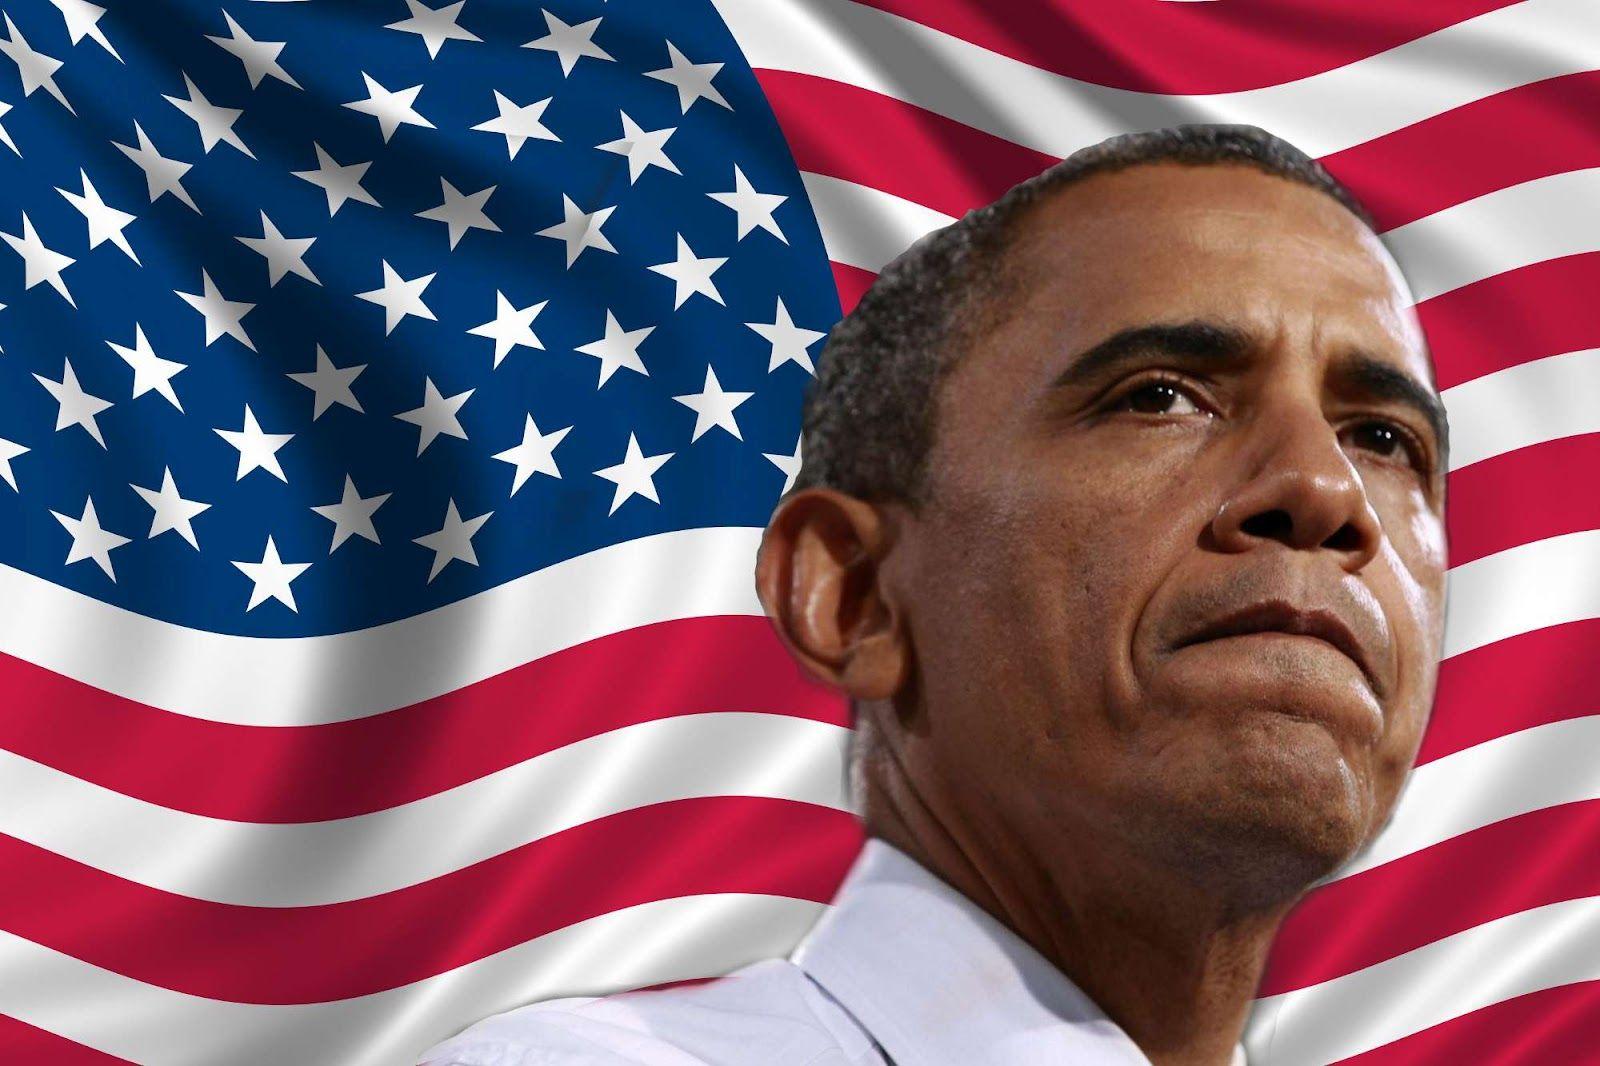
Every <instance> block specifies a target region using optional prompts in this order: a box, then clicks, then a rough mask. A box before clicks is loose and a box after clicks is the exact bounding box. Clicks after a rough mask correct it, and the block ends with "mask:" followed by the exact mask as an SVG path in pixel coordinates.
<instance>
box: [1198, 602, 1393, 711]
mask: <svg viewBox="0 0 1600 1066" xmlns="http://www.w3.org/2000/svg"><path fill="white" fill-rule="evenodd" d="M1248 633H1289V634H1293V635H1296V636H1305V637H1316V638H1317V639H1319V640H1324V641H1326V642H1327V643H1329V644H1331V645H1333V646H1334V647H1335V648H1337V649H1339V650H1340V651H1342V652H1344V654H1345V655H1347V656H1348V657H1349V658H1350V659H1351V660H1352V661H1353V662H1354V663H1355V664H1356V665H1357V666H1359V667H1360V668H1361V673H1362V674H1363V675H1364V676H1365V677H1366V679H1367V685H1368V686H1369V687H1370V688H1371V689H1372V690H1373V691H1374V692H1377V691H1379V688H1378V680H1377V677H1376V676H1375V675H1374V673H1373V667H1372V662H1371V659H1370V658H1369V656H1368V654H1367V650H1366V648H1364V647H1363V646H1362V643H1361V641H1360V640H1359V639H1357V637H1356V635H1355V632H1354V631H1353V630H1351V628H1350V627H1349V626H1348V625H1347V624H1346V623H1345V621H1344V619H1342V618H1340V617H1339V616H1338V615H1337V614H1335V613H1334V612H1332V611H1329V610H1326V609H1325V608H1307V607H1299V606H1296V605H1295V604H1292V603H1290V602H1289V601H1287V600H1263V601H1261V602H1259V603H1253V604H1250V605H1249V606H1247V607H1243V608H1241V609H1239V610H1236V611H1232V612H1230V613H1228V614H1225V615H1222V616H1220V617H1218V618H1216V619H1214V620H1212V621H1211V622H1208V623H1207V624H1206V625H1204V626H1202V627H1201V628H1200V629H1199V630H1197V631H1196V632H1195V633H1193V634H1191V635H1190V636H1188V637H1186V638H1184V639H1183V640H1181V641H1179V642H1178V644H1177V647H1179V648H1184V647H1188V646H1189V645H1191V644H1199V643H1201V642H1203V641H1207V640H1217V639H1220V638H1222V637H1237V636H1243V635H1245V634H1248Z"/></svg>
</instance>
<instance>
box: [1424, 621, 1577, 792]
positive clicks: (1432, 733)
mask: <svg viewBox="0 0 1600 1066" xmlns="http://www.w3.org/2000/svg"><path fill="white" fill-rule="evenodd" d="M1596 692H1600V619H1587V620H1585V621H1581V622H1570V623H1567V624H1565V625H1559V626H1550V627H1548V628H1545V629H1537V630H1534V631H1533V632H1531V633H1523V634H1521V635H1520V636H1516V637H1511V638H1508V639H1506V640H1499V641H1496V642H1494V643H1493V644H1488V645H1485V646H1484V647H1481V648H1475V649H1473V650H1472V651H1470V652H1467V653H1466V654H1464V655H1455V656H1452V657H1450V658H1449V659H1446V660H1445V661H1444V662H1443V663H1441V664H1440V665H1439V688H1438V692H1437V695H1436V698H1435V700H1434V710H1433V718H1432V720H1431V721H1429V723H1428V731H1427V733H1426V734H1425V735H1424V736H1423V739H1422V747H1421V750H1420V751H1419V752H1418V753H1417V765H1419V766H1420V765H1422V764H1423V763H1427V762H1432V761H1433V760H1434V759H1440V758H1443V757H1444V756H1446V755H1449V754H1451V753H1452V752H1457V751H1461V750H1463V749H1466V748H1470V747H1472V746H1473V745H1475V744H1482V743H1483V742H1484V741H1487V740H1493V739H1495V738H1496V737H1502V736H1509V735H1510V734H1512V733H1518V732H1521V731H1522V730H1524V729H1530V728H1532V727H1533V726H1538V725H1546V724H1548V723H1550V722H1562V721H1566V720H1568V719H1571V718H1582V717H1584V716H1585V715H1590V714H1594V713H1596V712H1597V711H1600V698H1597V697H1596V695H1595V693H1596Z"/></svg>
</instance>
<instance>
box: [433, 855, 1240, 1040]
mask: <svg viewBox="0 0 1600 1066" xmlns="http://www.w3.org/2000/svg"><path fill="white" fill-rule="evenodd" d="M422 1061H423V1062H424V1063H425V1064H426V1066H1149V1063H1150V1060H1149V1059H1148V1058H1147V1057H1146V1056H1145V1055H1144V1053H1143V1052H1141V1051H1140V1050H1139V1047H1138V1045H1136V1044H1135V1043H1134V1042H1133V1041H1132V1039H1130V1038H1129V1037H1128V1035H1127V1034H1126V1033H1125V1032H1123V1031H1122V1029H1121V1028H1120V1027H1119V1026H1118V1025H1117V1024H1116V1023H1115V1022H1113V1021H1112V1020H1111V1019H1110V1018H1108V1017H1107V1016H1106V1015H1105V1013H1104V1012H1103V1011H1101V1010H1100V1008H1099V1007H1097V1006H1096V1005H1095V1004H1094V1002H1093V1001H1092V1000H1090V999H1089V997H1088V996H1086V995H1085V994H1084V993H1083V992H1082V991H1081V990H1080V989H1079V988H1078V987H1077V985H1075V984H1073V982H1072V981H1071V980H1070V979H1068V978H1067V976H1066V975H1065V974H1063V973H1061V971H1059V970H1057V969H1056V968H1055V967H1054V966H1052V965H1051V964H1050V963H1049V962H1048V961H1047V960H1046V959H1045V958H1044V956H1043V955H1040V954H1039V953H1038V952H1037V951H1036V950H1034V949H1033V948H1032V947H1031V946H1030V945H1029V944H1028V943H1027V942H1025V941H1024V940H1022V938H1020V937H1019V936H1017V935H1016V934H1015V933H1013V932H1012V931H1011V930H1010V929H1008V928H1006V926H1004V925H1003V924H1001V923H1000V922H999V921H998V920H996V919H995V918H994V917H992V916H991V915H990V914H989V913H988V912H986V911H985V910H983V909H982V908H981V907H979V906H978V905H977V904H975V903H973V902H972V901H971V900H969V899H967V897H965V896H963V895H962V894H961V893H959V892H957V891H956V890H955V889H954V888H953V887H951V886H950V885H949V884H947V883H946V882H944V881H943V880H941V879H940V878H939V877H937V876H935V875H934V874H933V873H932V872H931V871H929V870H927V869H926V868H924V867H923V866H922V865H921V864H919V863H918V862H916V860H914V859H912V858H911V857H910V856H909V855H907V854H906V853H905V852H903V851H901V850H900V849H898V848H896V847H894V846H893V845H891V844H889V843H887V842H886V841H883V840H880V839H878V838H876V837H872V838H869V839H868V840H867V842H866V845H865V847H864V848H863V849H862V852H861V854H860V855H859V856H858V857H857V859H856V861H855V864H854V865H853V866H852V867H851V868H850V871H849V873H848V874H847V875H846V877H845V879H844V882H843V884H842V885H841V886H840V888H839V892H838V894H837V895H836V897H835V899H834V905H833V907H832V909H831V910H829V911H828V912H827V913H826V914H824V915H823V916H822V918H821V919H820V920H819V921H818V922H817V924H816V925H815V926H814V927H813V928H812V930H811V931H810V932H809V933H808V934H807V935H806V937H805V938H804V939H803V940H802V941H801V942H800V944H799V945H798V946H797V947H796V948H795V950H794V951H793V952H792V953H791V954H790V955H789V957H788V958H787V959H766V960H763V961H761V962H757V963H752V964H751V965H749V966H745V967H744V968H742V969H739V970H736V971H734V972H733V973H732V974H729V975H728V976H727V977H724V978H720V979H718V980H715V981H710V982H707V983H704V984H699V985H688V986H680V987H676V988H666V989H657V990H649V991H637V992H625V993H621V994H619V995H614V996H601V997H596V996H579V997H572V998H567V999H555V1000H547V1001H546V1002H543V1003H536V1004H533V1005H532V1006H528V1007H522V1008H519V1009H517V1010H513V1011H508V1012H506V1013H504V1014H499V1015H496V1016H494V1017H492V1018H488V1019H486V1020H484V1021H482V1022H479V1023H478V1024H476V1025H474V1026H472V1027H470V1028H468V1029H467V1030H466V1031H465V1032H463V1033H461V1034H460V1035H459V1036H456V1037H453V1038H452V1039H450V1040H446V1041H445V1042H444V1043H442V1044H439V1045H437V1046H435V1047H433V1048H430V1049H429V1050H428V1051H427V1052H425V1053H424V1055H423V1060H422ZM1233 1066H1247V1064H1246V1062H1245V1056H1244V1048H1243V1046H1242V1045H1241V1046H1236V1047H1235V1048H1234V1054H1233Z"/></svg>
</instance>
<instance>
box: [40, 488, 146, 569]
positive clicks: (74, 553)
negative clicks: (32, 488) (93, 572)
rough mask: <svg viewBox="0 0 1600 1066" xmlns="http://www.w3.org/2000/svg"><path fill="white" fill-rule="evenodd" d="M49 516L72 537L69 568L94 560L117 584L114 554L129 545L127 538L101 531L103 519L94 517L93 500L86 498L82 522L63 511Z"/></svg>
mask: <svg viewBox="0 0 1600 1066" xmlns="http://www.w3.org/2000/svg"><path fill="white" fill-rule="evenodd" d="M50 513H51V514H53V515H55V516H56V521H57V522H60V523H61V525H62V528H64V529H65V530H66V531H67V534H68V535H69V536H71V537H72V547H71V548H70V549H68V551H67V562H66V565H67V566H71V565H72V564H73V563H76V562H81V561H82V560H84V559H93V560H94V561H95V565H96V566H98V567H99V568H100V569H101V570H104V571H105V573H106V577H109V578H110V579H111V580H112V581H115V580H116V579H117V574H116V571H114V570H112V569H111V553H112V552H113V551H114V550H116V549H117V548H120V547H122V546H123V545H124V544H126V543H128V538H127V537H123V536H119V535H117V534H116V533H110V532H107V531H106V530H104V529H101V528H100V516H99V515H97V514H95V513H94V499H93V497H85V498H84V501H83V517H82V518H72V517H69V516H67V515H64V514H62V513H61V512H60V511H51V512H50Z"/></svg>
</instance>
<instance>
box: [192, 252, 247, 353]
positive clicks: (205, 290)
mask: <svg viewBox="0 0 1600 1066" xmlns="http://www.w3.org/2000/svg"><path fill="white" fill-rule="evenodd" d="M200 284H201V294H200V295H199V296H196V295H194V294H193V293H188V292H177V290H173V292H174V295H176V296H179V297H182V299H183V302H184V303H186V304H188V305H189V306H190V307H192V308H194V309H195V310H196V311H199V312H200V314H201V315H202V316H203V317H204V318H205V320H206V347H207V348H209V347H211V344H212V342H213V341H215V340H217V339H218V338H220V337H222V336H223V335H227V336H229V337H232V338H233V339H234V340H236V341H238V342H239V343H240V344H242V345H244V346H245V347H246V348H249V349H250V350H251V351H252V352H253V351H255V350H256V346H255V343H254V342H253V341H251V339H250V337H249V335H248V334H246V333H245V331H244V325H243V324H242V323H241V322H240V319H242V318H244V316H245V315H248V314H249V313H250V312H251V310H252V309H253V308H254V307H255V306H256V305H255V304H250V303H244V302H243V301H240V300H225V299H223V297H222V293H221V292H219V291H217V285H216V282H214V281H212V280H211V275H210V274H208V273H207V272H206V271H204V270H202V271H200Z"/></svg>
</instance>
